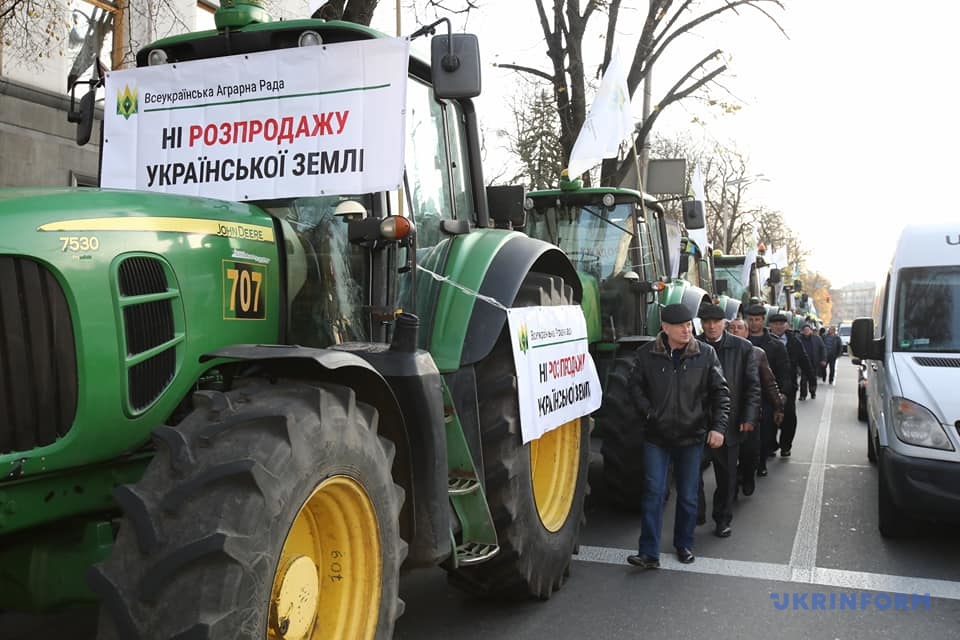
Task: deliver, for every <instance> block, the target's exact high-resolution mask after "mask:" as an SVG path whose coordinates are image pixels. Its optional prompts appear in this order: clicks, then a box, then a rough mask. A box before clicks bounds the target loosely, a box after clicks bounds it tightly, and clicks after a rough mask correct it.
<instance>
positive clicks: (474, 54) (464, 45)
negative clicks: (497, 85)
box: [430, 33, 480, 98]
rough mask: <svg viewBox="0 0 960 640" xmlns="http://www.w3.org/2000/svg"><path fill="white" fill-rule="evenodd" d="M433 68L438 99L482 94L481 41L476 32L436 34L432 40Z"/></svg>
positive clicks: (431, 68) (431, 59) (473, 96)
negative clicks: (474, 33)
mask: <svg viewBox="0 0 960 640" xmlns="http://www.w3.org/2000/svg"><path fill="white" fill-rule="evenodd" d="M430 70H431V74H432V77H433V91H434V93H435V94H436V95H437V97H438V98H475V97H477V96H478V95H480V43H479V41H478V40H477V36H475V35H473V34H472V33H450V34H448V35H445V36H434V37H433V39H432V40H431V41H430Z"/></svg>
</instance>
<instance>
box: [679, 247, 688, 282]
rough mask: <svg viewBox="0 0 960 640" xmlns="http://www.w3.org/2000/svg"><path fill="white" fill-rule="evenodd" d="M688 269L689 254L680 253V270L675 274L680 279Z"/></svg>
mask: <svg viewBox="0 0 960 640" xmlns="http://www.w3.org/2000/svg"><path fill="white" fill-rule="evenodd" d="M689 268H690V254H687V253H681V254H680V268H679V269H678V270H677V273H678V274H680V276H681V277H682V276H683V274H685V273H686V272H687V270H688V269H689Z"/></svg>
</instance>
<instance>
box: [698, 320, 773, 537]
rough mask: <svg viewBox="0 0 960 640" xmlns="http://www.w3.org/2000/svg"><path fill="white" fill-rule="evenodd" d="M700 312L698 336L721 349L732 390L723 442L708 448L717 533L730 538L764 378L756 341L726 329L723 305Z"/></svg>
mask: <svg viewBox="0 0 960 640" xmlns="http://www.w3.org/2000/svg"><path fill="white" fill-rule="evenodd" d="M697 315H698V316H699V318H700V325H701V326H702V327H703V333H701V334H700V335H699V336H697V338H698V339H699V340H700V341H701V342H705V343H706V344H708V345H710V346H711V347H713V349H714V351H716V352H717V358H719V360H720V368H721V370H722V371H723V377H724V379H725V380H726V381H727V387H728V388H729V390H730V414H729V417H728V419H727V433H726V436H725V437H724V440H723V445H722V446H720V447H717V448H715V449H710V450H709V452H708V455H709V456H710V461H711V462H712V463H713V471H714V474H715V476H716V479H717V488H716V490H715V491H714V492H713V521H714V522H715V523H716V529H715V530H714V535H716V536H717V537H718V538H729V537H730V535H731V534H732V533H733V529H732V527H731V526H730V524H731V522H732V521H733V501H734V499H735V498H736V495H737V460H738V459H739V456H740V443H741V440H743V441H744V442H745V443H746V444H747V447H749V439H750V438H751V437H752V436H753V430H754V427H755V426H756V425H757V423H758V418H759V414H760V378H759V377H758V374H757V361H756V358H754V356H753V345H752V344H750V342H749V341H747V340H744V339H743V338H738V337H737V336H735V335H732V334H730V333H727V332H726V331H724V313H723V309H721V308H720V307H719V306H717V305H715V304H704V305H701V306H700V312H699V313H698V314H697ZM752 479H753V477H752V474H751V480H752ZM750 493H753V491H752V490H751V491H750Z"/></svg>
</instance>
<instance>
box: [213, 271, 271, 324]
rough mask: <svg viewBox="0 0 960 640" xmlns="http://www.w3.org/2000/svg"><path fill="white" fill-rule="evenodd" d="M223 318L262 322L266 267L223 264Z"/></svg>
mask: <svg viewBox="0 0 960 640" xmlns="http://www.w3.org/2000/svg"><path fill="white" fill-rule="evenodd" d="M223 267H224V269H223V275H224V294H225V295H224V301H223V303H224V304H223V317H224V318H225V319H227V320H258V319H260V320H262V319H263V318H265V317H266V316H267V314H266V311H267V310H266V279H267V278H266V273H267V267H266V265H260V264H249V263H246V262H230V261H224V263H223Z"/></svg>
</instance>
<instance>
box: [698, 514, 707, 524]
mask: <svg viewBox="0 0 960 640" xmlns="http://www.w3.org/2000/svg"><path fill="white" fill-rule="evenodd" d="M701 524H707V514H705V513H698V514H697V525H701Z"/></svg>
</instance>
